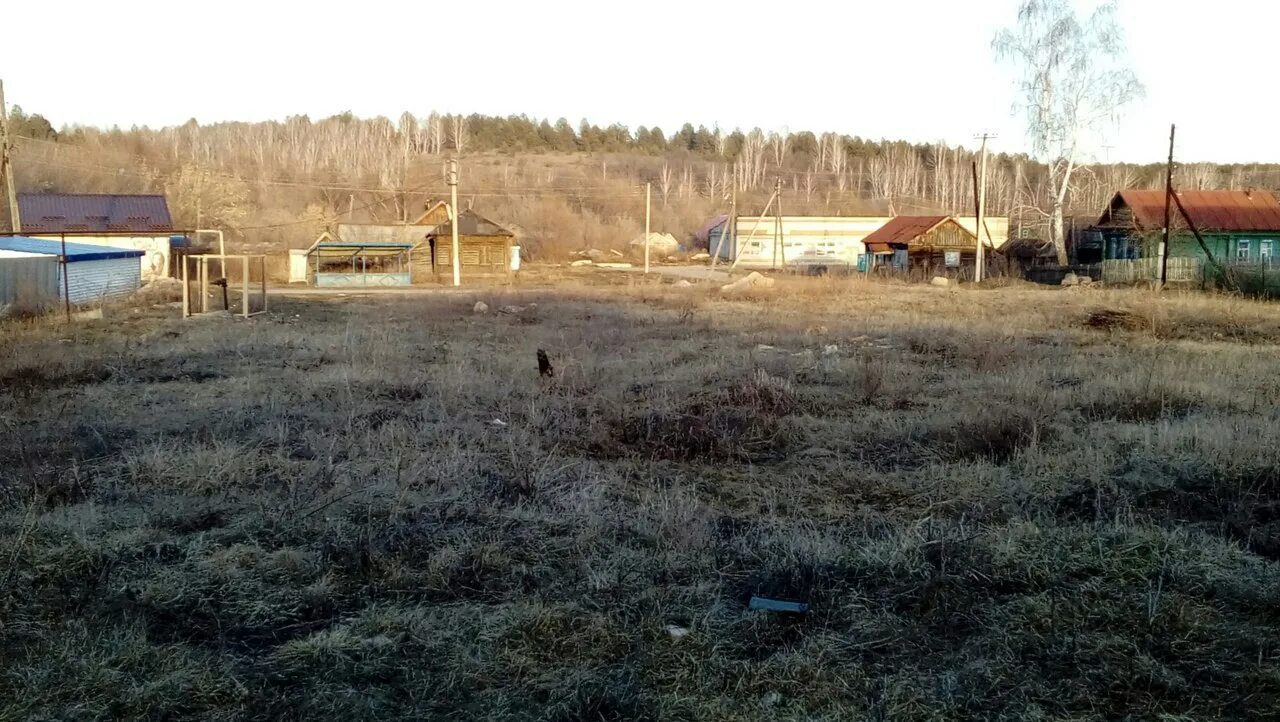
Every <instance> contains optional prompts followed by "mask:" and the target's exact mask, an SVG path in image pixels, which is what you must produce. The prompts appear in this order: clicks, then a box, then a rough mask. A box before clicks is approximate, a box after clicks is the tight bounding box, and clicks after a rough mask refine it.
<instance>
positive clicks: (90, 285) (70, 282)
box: [58, 257, 143, 303]
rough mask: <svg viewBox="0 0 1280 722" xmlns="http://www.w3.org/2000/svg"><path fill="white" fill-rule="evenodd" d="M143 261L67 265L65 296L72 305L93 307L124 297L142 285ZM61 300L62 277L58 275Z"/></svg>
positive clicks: (107, 261)
mask: <svg viewBox="0 0 1280 722" xmlns="http://www.w3.org/2000/svg"><path fill="white" fill-rule="evenodd" d="M141 260H143V258H138V257H134V258H108V259H105V260H100V261H75V262H73V263H68V264H67V266H66V268H67V296H68V298H70V299H71V302H72V303H97V302H99V301H103V300H108V299H113V298H121V297H124V296H128V295H129V294H131V293H133V292H134V291H136V290H138V287H139V286H141V285H142V273H141V272H142V264H141V263H140V261H141ZM58 291H59V296H61V291H62V276H61V273H59V274H58Z"/></svg>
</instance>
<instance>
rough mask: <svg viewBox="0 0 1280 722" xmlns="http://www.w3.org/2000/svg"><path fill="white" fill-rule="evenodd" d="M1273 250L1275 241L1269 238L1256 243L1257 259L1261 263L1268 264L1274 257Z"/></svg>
mask: <svg viewBox="0 0 1280 722" xmlns="http://www.w3.org/2000/svg"><path fill="white" fill-rule="evenodd" d="M1274 248H1275V241H1273V240H1271V239H1270V238H1265V239H1263V240H1261V241H1258V258H1260V259H1261V260H1262V262H1263V263H1270V262H1271V259H1272V257H1273V256H1274Z"/></svg>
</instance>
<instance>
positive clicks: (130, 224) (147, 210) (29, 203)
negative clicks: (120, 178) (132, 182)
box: [18, 193, 173, 236]
mask: <svg viewBox="0 0 1280 722" xmlns="http://www.w3.org/2000/svg"><path fill="white" fill-rule="evenodd" d="M18 212H19V214H20V215H21V217H22V232H23V233H138V234H142V235H148V236H150V235H155V234H158V233H172V232H173V219H172V218H170V217H169V205H168V204H167V203H165V200H164V196H154V195H153V196H133V195H107V194H99V193H19V194H18Z"/></svg>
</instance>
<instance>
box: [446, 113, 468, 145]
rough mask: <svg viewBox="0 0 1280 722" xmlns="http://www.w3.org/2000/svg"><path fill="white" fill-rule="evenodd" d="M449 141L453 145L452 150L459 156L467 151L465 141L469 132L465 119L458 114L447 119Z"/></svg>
mask: <svg viewBox="0 0 1280 722" xmlns="http://www.w3.org/2000/svg"><path fill="white" fill-rule="evenodd" d="M449 120H450V123H449V140H450V141H451V142H452V143H453V149H454V150H456V151H458V154H459V155H461V154H462V153H465V152H466V150H467V140H468V138H469V137H470V132H469V130H468V128H467V117H466V116H465V115H462V114H461V113H459V114H458V115H455V116H453V117H452V118H450V119H449Z"/></svg>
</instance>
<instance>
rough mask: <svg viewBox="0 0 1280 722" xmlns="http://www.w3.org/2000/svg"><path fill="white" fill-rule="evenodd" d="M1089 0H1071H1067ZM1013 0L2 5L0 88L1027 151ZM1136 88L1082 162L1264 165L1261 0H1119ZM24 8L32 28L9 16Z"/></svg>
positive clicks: (215, 104) (209, 114)
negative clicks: (1012, 36)
mask: <svg viewBox="0 0 1280 722" xmlns="http://www.w3.org/2000/svg"><path fill="white" fill-rule="evenodd" d="M1096 1H1097V0H1078V2H1079V4H1080V6H1081V7H1082V8H1088V7H1092V5H1093V4H1094V3H1096ZM1017 6H1018V0H877V1H875V2H869V1H867V0H831V1H829V2H813V1H811V0H790V1H789V2H785V3H757V2H749V1H742V2H736V3H724V2H701V1H700V0H683V1H670V0H649V2H643V3H611V2H600V1H599V0H596V1H593V2H584V1H580V0H568V1H563V2H556V1H555V0H551V1H549V2H541V3H534V2H528V1H527V0H526V1H522V2H507V1H506V0H502V1H497V0H469V1H468V0H463V1H462V2H453V3H443V2H438V1H432V0H426V1H423V0H417V1H401V0H382V1H380V2H366V3H350V2H343V3H335V2H329V1H328V0H313V1H312V2H293V1H292V0H257V1H256V2H245V1H243V0H222V1H220V2H217V3H208V2H200V3H183V2H173V1H172V0H169V1H167V2H150V1H142V0H114V1H113V2H101V0H94V1H92V2H85V1H83V0H63V1H62V2H59V3H57V4H56V5H55V6H51V5H49V4H47V3H34V2H22V3H6V7H5V9H4V11H3V12H2V13H0V15H3V16H7V17H6V18H5V19H4V22H5V24H6V25H10V26H11V27H13V28H16V29H18V31H17V32H7V33H6V34H5V36H6V37H5V41H4V42H3V43H2V44H0V79H3V81H4V87H5V95H6V99H7V101H8V102H9V104H10V105H19V106H21V107H22V108H23V109H24V110H25V111H27V112H35V113H40V114H42V115H44V116H45V117H47V118H48V119H49V120H50V121H51V122H52V123H53V124H54V125H55V126H62V125H64V124H84V125H96V126H111V125H119V126H121V127H129V126H132V125H149V126H153V127H157V126H164V125H174V124H180V123H182V122H185V121H186V120H187V119H189V118H196V119H197V120H198V121H200V122H201V123H209V122H214V121H219V120H267V119H283V118H285V117H286V116H289V115H295V114H307V115H310V116H311V117H312V118H320V117H324V116H327V115H332V114H334V113H339V112H342V111H346V110H350V111H352V112H354V113H355V114H357V115H360V116H374V115H385V116H388V117H390V118H396V117H398V116H399V115H400V114H401V113H402V112H403V111H406V110H408V111H410V112H412V113H414V114H416V115H419V116H425V115H426V114H427V113H429V112H430V111H432V110H435V111H439V112H447V113H457V112H460V113H473V112H475V113H484V114H491V115H509V114H526V115H529V116H532V117H535V118H543V117H546V118H550V119H552V120H554V119H556V118H559V117H565V118H568V119H570V121H571V122H573V124H574V125H575V126H576V125H577V123H578V121H579V120H581V119H582V118H588V119H590V120H591V121H592V122H594V123H597V124H599V125H607V124H609V123H613V122H619V123H623V124H625V125H628V126H630V127H632V128H635V127H637V126H640V125H646V126H650V127H652V126H655V125H656V126H660V127H661V128H662V129H663V130H664V131H666V132H667V133H668V134H670V133H672V132H674V131H675V130H677V129H678V128H679V126H680V125H681V124H683V123H685V122H692V123H693V124H695V125H699V124H702V125H706V126H707V127H713V126H715V125H719V126H720V127H721V128H726V129H731V128H735V127H742V128H752V127H760V128H763V129H765V130H783V129H786V130H790V131H793V132H794V131H800V130H812V131H815V132H823V131H836V132H841V133H846V134H849V135H858V136H862V137H864V138H872V139H880V138H887V139H891V140H899V139H901V140H908V141H912V142H916V143H927V142H938V141H945V142H948V143H951V144H960V145H966V146H970V147H972V146H973V145H974V140H973V138H974V135H975V134H977V133H980V132H983V131H991V132H994V133H995V134H996V135H997V136H998V137H997V138H996V139H995V140H993V141H992V143H991V148H992V149H993V150H995V151H1007V152H1020V151H1024V150H1026V148H1027V143H1026V140H1025V132H1024V125H1023V122H1022V119H1021V116H1019V115H1017V114H1015V113H1014V110H1013V105H1014V96H1015V92H1014V72H1013V70H1012V69H1011V68H1009V67H1008V66H1005V65H1001V64H999V63H997V62H996V60H995V57H994V54H993V52H992V50H991V39H992V37H993V35H994V34H995V32H996V31H997V30H998V29H999V28H1001V27H1005V26H1008V25H1011V24H1012V23H1013V22H1014V21H1015V20H1016V14H1017ZM1119 16H1120V20H1121V23H1122V25H1123V26H1124V29H1125V32H1126V39H1127V43H1128V47H1129V55H1130V60H1131V63H1132V68H1133V70H1134V71H1135V72H1136V73H1137V75H1138V78H1139V79H1140V80H1141V81H1142V82H1143V84H1144V85H1145V86H1146V96H1145V98H1143V99H1142V100H1140V101H1138V102H1136V103H1134V104H1132V106H1130V107H1128V109H1127V110H1126V111H1125V114H1124V115H1123V117H1122V118H1121V120H1120V122H1119V123H1118V124H1117V125H1116V126H1115V127H1113V128H1110V129H1109V130H1108V131H1107V134H1106V137H1105V138H1104V139H1100V140H1098V141H1097V142H1095V143H1092V144H1091V147H1089V148H1087V149H1086V150H1085V152H1084V158H1083V159H1084V160H1097V161H1108V160H1110V161H1128V162H1162V161H1163V159H1164V158H1165V156H1166V155H1167V153H1168V142H1169V140H1168V138H1169V124H1170V123H1173V122H1176V123H1177V124H1178V158H1179V160H1181V161H1184V162H1195V161H1215V162H1223V163H1231V162H1238V163H1250V162H1271V163H1277V162H1280V140H1278V139H1277V138H1276V127H1277V120H1278V119H1280V93H1278V92H1276V90H1275V89H1276V86H1277V81H1276V71H1277V69H1278V68H1280V62H1278V61H1277V59H1276V54H1275V53H1276V51H1275V50H1274V47H1275V42H1274V37H1273V35H1274V28H1275V27H1277V25H1280V2H1276V0H1215V1H1214V2H1212V3H1203V2H1198V3H1190V2H1188V3H1185V4H1184V3H1181V2H1176V1H1175V2H1171V1H1170V0H1120V13H1119ZM24 29H30V31H29V32H28V31H26V30H24Z"/></svg>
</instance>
